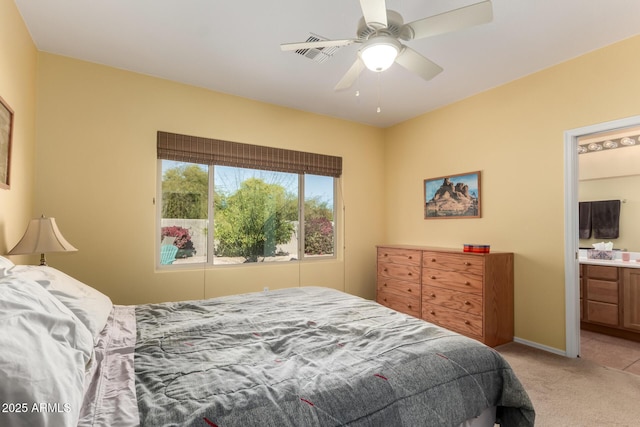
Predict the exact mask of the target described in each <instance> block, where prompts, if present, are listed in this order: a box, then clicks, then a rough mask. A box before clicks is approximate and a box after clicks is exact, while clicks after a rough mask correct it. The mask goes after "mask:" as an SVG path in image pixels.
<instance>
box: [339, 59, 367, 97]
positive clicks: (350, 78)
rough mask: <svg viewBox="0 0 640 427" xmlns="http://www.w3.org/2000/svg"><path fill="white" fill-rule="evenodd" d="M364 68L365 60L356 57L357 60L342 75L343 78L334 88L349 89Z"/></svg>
mask: <svg viewBox="0 0 640 427" xmlns="http://www.w3.org/2000/svg"><path fill="white" fill-rule="evenodd" d="M362 70H364V62H362V60H361V59H360V58H357V59H356V62H354V63H353V65H352V66H351V68H349V70H348V71H347V72H346V73H345V75H344V76H342V79H340V81H339V82H338V84H337V85H336V87H335V88H333V89H334V90H344V89H349V88H350V87H351V86H353V84H354V83H355V81H356V80H357V79H358V76H359V75H360V73H361V72H362Z"/></svg>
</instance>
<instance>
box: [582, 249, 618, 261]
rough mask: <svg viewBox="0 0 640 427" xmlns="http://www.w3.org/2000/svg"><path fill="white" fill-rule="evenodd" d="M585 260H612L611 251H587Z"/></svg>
mask: <svg viewBox="0 0 640 427" xmlns="http://www.w3.org/2000/svg"><path fill="white" fill-rule="evenodd" d="M587 258H589V259H607V260H612V259H613V251H599V250H597V249H587Z"/></svg>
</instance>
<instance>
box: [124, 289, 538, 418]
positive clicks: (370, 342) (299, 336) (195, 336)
mask: <svg viewBox="0 0 640 427" xmlns="http://www.w3.org/2000/svg"><path fill="white" fill-rule="evenodd" d="M136 321H137V343H136V351H135V363H134V366H135V373H136V393H137V396H138V407H139V410H140V423H141V425H142V426H153V427H159V426H165V425H172V426H204V427H207V426H219V427H232V426H239V427H247V426H261V427H264V426H274V427H276V426H277V427H281V426H296V427H298V426H304V427H307V426H342V425H345V426H390V427H391V426H394V427H395V426H458V425H459V424H460V423H462V422H463V421H465V420H467V419H469V418H472V417H475V416H477V415H478V414H480V412H481V411H482V410H483V409H485V408H487V407H489V406H497V407H498V410H497V413H498V418H499V422H501V423H502V424H503V425H505V426H532V425H533V422H534V412H533V408H532V405H531V402H530V401H529V398H528V396H527V394H526V392H525V391H524V389H523V388H522V386H521V384H520V382H519V381H518V379H517V378H516V376H515V374H514V373H513V371H512V370H511V368H510V367H509V365H508V363H507V362H506V361H505V360H504V359H503V358H502V357H501V356H500V355H499V354H498V353H497V352H496V351H495V350H493V349H491V348H488V347H486V346H484V345H482V344H480V343H479V342H477V341H474V340H471V339H468V338H465V337H462V336H460V335H458V334H456V333H453V332H450V331H448V330H446V329H442V328H439V327H437V326H434V325H432V324H430V323H427V322H424V321H422V320H419V319H415V318H412V317H410V316H406V315H403V314H400V313H397V312H395V311H392V310H389V309H387V308H385V307H382V306H380V305H378V304H376V303H374V302H372V301H369V300H365V299H361V298H358V297H354V296H352V295H348V294H345V293H342V292H339V291H335V290H331V289H325V288H292V289H286V290H280V291H271V292H268V293H254V294H246V295H237V296H230V297H222V298H215V299H210V300H204V301H191V302H175V303H163V304H147V305H140V306H137V307H136Z"/></svg>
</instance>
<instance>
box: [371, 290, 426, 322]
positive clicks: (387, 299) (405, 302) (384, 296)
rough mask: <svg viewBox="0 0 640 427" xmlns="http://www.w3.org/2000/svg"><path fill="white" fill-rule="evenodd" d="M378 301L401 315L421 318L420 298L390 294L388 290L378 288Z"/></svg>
mask: <svg viewBox="0 0 640 427" xmlns="http://www.w3.org/2000/svg"><path fill="white" fill-rule="evenodd" d="M376 301H377V302H378V303H379V304H382V305H384V306H387V307H389V308H391V309H393V310H396V311H399V312H401V313H406V314H410V315H411V316H414V317H420V297H418V296H417V295H416V296H406V295H401V294H396V293H394V292H390V291H389V290H388V289H384V288H382V289H381V288H378V295H377V298H376Z"/></svg>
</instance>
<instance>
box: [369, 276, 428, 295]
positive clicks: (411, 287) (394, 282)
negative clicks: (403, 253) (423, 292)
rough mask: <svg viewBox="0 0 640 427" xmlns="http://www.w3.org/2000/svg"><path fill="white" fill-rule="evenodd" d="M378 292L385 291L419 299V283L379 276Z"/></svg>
mask: <svg viewBox="0 0 640 427" xmlns="http://www.w3.org/2000/svg"><path fill="white" fill-rule="evenodd" d="M380 290H387V291H389V292H391V293H394V294H399V295H404V296H406V297H414V298H416V299H420V283H416V282H408V281H406V280H398V279H392V278H389V277H383V276H380V277H379V278H378V291H380Z"/></svg>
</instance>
